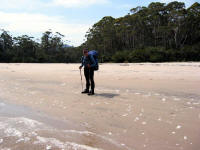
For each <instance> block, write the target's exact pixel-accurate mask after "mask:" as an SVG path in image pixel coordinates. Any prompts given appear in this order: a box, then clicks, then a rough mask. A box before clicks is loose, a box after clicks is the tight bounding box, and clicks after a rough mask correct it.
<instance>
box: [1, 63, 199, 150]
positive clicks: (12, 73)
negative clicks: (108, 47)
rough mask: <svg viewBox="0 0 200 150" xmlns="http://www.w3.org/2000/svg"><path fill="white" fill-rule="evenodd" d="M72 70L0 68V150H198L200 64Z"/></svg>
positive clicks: (68, 67) (35, 66) (47, 66)
mask: <svg viewBox="0 0 200 150" xmlns="http://www.w3.org/2000/svg"><path fill="white" fill-rule="evenodd" d="M78 66H79V64H0V149H16V150H19V149H20V150H23V149H69V150H71V149H72V150H73V149H78V150H85V149H86V150H96V149H104V150H126V149H127V150H145V149H148V150H199V147H200V143H199V139H200V63H156V64H152V63H137V64H101V65H100V70H99V71H97V72H95V83H96V89H95V92H96V94H95V96H87V95H83V94H80V92H81V90H82V89H81V81H80V72H79V70H78ZM82 74H83V73H82ZM83 82H84V81H83ZM84 84H85V82H84Z"/></svg>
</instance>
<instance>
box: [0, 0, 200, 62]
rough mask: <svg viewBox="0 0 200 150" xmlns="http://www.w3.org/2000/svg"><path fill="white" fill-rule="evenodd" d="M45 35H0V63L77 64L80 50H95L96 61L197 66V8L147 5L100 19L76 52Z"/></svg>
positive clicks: (199, 31) (57, 36)
mask: <svg viewBox="0 0 200 150" xmlns="http://www.w3.org/2000/svg"><path fill="white" fill-rule="evenodd" d="M63 37H64V36H63V35H62V34H60V33H58V32H56V33H55V34H54V33H52V32H51V31H46V32H45V33H43V35H42V37H41V39H39V40H38V41H36V40H34V38H33V37H29V36H27V35H22V36H19V37H12V36H11V35H10V34H9V32H7V31H4V30H2V33H1V34H0V62H36V63H43V62H53V63H56V62H57V63H58V62H62V63H73V62H80V57H81V55H82V49H83V48H85V47H86V48H89V49H95V50H98V51H99V54H100V56H99V58H100V62H165V61H200V4H199V3H197V2H196V3H194V4H193V5H192V6H190V7H189V8H187V9H186V8H185V4H184V3H182V2H177V1H174V2H171V3H168V4H165V3H159V2H153V3H151V4H150V5H149V6H148V7H136V8H132V9H131V10H130V13H129V14H127V15H126V16H124V17H121V18H116V19H115V18H113V17H110V16H107V17H104V18H102V19H101V20H100V21H99V22H97V23H95V24H94V25H93V26H92V28H91V29H89V30H88V32H87V33H86V39H87V40H86V42H85V43H83V44H82V45H81V46H79V47H66V46H65V45H64V43H65V42H64V41H63Z"/></svg>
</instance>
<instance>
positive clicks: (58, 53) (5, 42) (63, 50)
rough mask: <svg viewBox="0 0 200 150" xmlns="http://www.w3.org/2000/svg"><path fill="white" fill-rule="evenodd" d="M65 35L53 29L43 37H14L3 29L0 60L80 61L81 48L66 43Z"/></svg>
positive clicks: (21, 61)
mask: <svg viewBox="0 0 200 150" xmlns="http://www.w3.org/2000/svg"><path fill="white" fill-rule="evenodd" d="M63 37H64V35H62V34H60V33H58V32H56V33H55V34H53V33H52V32H51V31H46V32H45V33H43V35H42V37H41V39H39V40H38V42H37V41H36V40H34V38H33V37H29V36H27V35H22V36H18V37H12V36H11V35H10V34H9V32H7V31H5V30H2V33H1V35H0V62H7V63H10V62H20V63H31V62H32V63H44V62H45V63H70V62H80V57H81V51H80V49H79V48H75V47H68V46H66V45H64V41H63Z"/></svg>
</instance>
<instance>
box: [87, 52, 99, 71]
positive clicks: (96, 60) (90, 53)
mask: <svg viewBox="0 0 200 150" xmlns="http://www.w3.org/2000/svg"><path fill="white" fill-rule="evenodd" d="M88 55H92V56H93V57H94V60H95V62H96V66H94V70H95V71H97V70H99V63H98V52H97V51H96V50H91V51H89V52H88ZM89 58H90V57H89Z"/></svg>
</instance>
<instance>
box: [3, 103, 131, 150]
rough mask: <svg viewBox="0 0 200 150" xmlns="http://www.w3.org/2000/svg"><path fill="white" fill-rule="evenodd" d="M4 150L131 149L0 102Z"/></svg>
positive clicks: (79, 128)
mask: <svg viewBox="0 0 200 150" xmlns="http://www.w3.org/2000/svg"><path fill="white" fill-rule="evenodd" d="M0 148H1V149H20V150H23V149H24V150H25V149H69V150H100V149H116V150H118V149H129V148H128V147H125V146H124V145H120V144H118V143H117V142H116V141H114V140H112V139H110V138H107V137H105V136H102V135H99V134H96V133H93V132H91V131H87V130H85V129H84V127H81V126H77V125H75V124H73V123H72V122H69V121H66V120H65V121H61V120H58V119H55V118H53V117H49V116H47V115H45V114H44V113H41V112H35V111H33V110H32V109H30V108H27V107H25V106H18V105H13V104H8V103H4V102H0Z"/></svg>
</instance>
